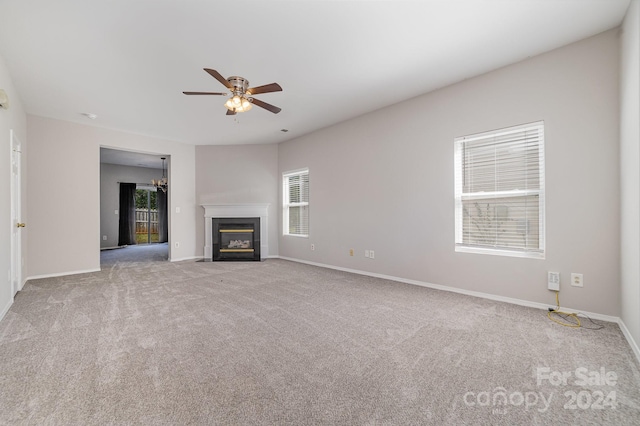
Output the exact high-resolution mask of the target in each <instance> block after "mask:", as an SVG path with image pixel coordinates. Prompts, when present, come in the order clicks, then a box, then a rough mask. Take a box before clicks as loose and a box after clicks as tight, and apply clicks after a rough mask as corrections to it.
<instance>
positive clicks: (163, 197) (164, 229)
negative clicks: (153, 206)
mask: <svg viewBox="0 0 640 426" xmlns="http://www.w3.org/2000/svg"><path fill="white" fill-rule="evenodd" d="M156 201H157V202H158V242H159V243H166V242H167V241H169V221H168V220H167V193H166V192H163V191H158V193H157V195H156Z"/></svg>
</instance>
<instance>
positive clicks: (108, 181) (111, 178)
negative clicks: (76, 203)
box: [100, 163, 162, 248]
mask: <svg viewBox="0 0 640 426" xmlns="http://www.w3.org/2000/svg"><path fill="white" fill-rule="evenodd" d="M161 177H162V169H152V168H149V167H133V166H122V165H118V164H106V163H101V164H100V248H111V247H118V225H119V221H120V216H119V214H116V210H118V213H119V210H120V185H118V183H119V182H129V183H147V184H149V185H151V179H159V178H161ZM103 236H106V237H107V239H106V240H104V239H103Z"/></svg>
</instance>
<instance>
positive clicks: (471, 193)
mask: <svg viewBox="0 0 640 426" xmlns="http://www.w3.org/2000/svg"><path fill="white" fill-rule="evenodd" d="M455 220H456V251H459V252H472V253H488V254H498V255H504V256H520V257H533V258H541V259H542V258H544V247H545V246H544V222H545V218H544V122H542V121H541V122H537V123H532V124H526V125H522V126H516V127H510V128H507V129H501V130H495V131H491V132H486V133H481V134H476V135H469V136H464V137H459V138H456V139H455Z"/></svg>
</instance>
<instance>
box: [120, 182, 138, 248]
mask: <svg viewBox="0 0 640 426" xmlns="http://www.w3.org/2000/svg"><path fill="white" fill-rule="evenodd" d="M132 244H136V184H135V183H121V184H120V222H119V226H118V245H119V246H126V245H132Z"/></svg>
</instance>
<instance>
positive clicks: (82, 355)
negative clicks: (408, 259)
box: [0, 245, 640, 425]
mask: <svg viewBox="0 0 640 426" xmlns="http://www.w3.org/2000/svg"><path fill="white" fill-rule="evenodd" d="M163 250H164V251H163ZM164 259H166V245H165V246H163V245H159V246H151V247H147V248H144V247H131V248H127V249H122V250H111V251H105V252H103V253H102V260H103V270H102V272H99V273H91V274H83V275H75V276H68V277H58V278H50V279H40V280H33V281H29V282H28V283H27V284H26V285H25V287H24V289H23V291H21V292H20V293H19V295H18V296H17V298H16V301H15V303H14V305H13V306H12V308H11V310H10V311H9V313H8V314H7V315H6V317H5V318H4V319H3V320H2V321H1V322H0V359H2V363H1V364H0V424H64V425H89V424H96V425H97V424H99V425H104V424H118V425H121V424H157V425H164V424H167V425H186V424H190V425H199V424H202V425H211V424H222V425H243V424H246V425H260V424H292V425H313V424H331V425H364V424H366V425H371V424H384V425H386V424H389V425H418V424H426V425H431V424H433V425H442V424H446V425H462V424H474V425H488V424H498V425H499V424H503V425H517V424H539V425H542V424H563V425H565V424H576V425H587V424H597V425H601V424H611V425H625V424H627V425H637V424H640V368H639V364H638V362H637V360H636V359H635V358H634V355H633V353H632V351H631V349H630V348H629V346H628V344H627V342H626V341H625V339H624V337H623V335H622V333H621V332H620V330H619V328H618V326H617V325H616V324H611V323H605V327H604V329H602V330H598V331H596V330H587V329H571V328H566V327H561V326H559V325H557V324H554V323H552V322H551V321H549V320H548V319H547V317H546V313H545V312H543V311H540V310H536V309H529V308H524V307H520V306H514V305H509V304H505V303H499V302H494V301H489V300H484V299H478V298H473V297H467V296H463V295H459V294H455V293H449V292H442V291H436V290H431V289H427V288H422V287H417V286H411V285H405V284H401V283H396V282H390V281H385V280H381V279H375V278H369V277H364V276H358V275H353V274H349V273H343V272H338V271H334V270H329V269H322V268H317V267H313V266H308V265H303V264H297V263H293V262H287V261H283V260H275V259H269V260H267V261H265V262H242V263H222V262H215V263H210V262H209V263H205V262H178V263H171V262H167V261H165V260H164ZM602 373H604V374H602Z"/></svg>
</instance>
